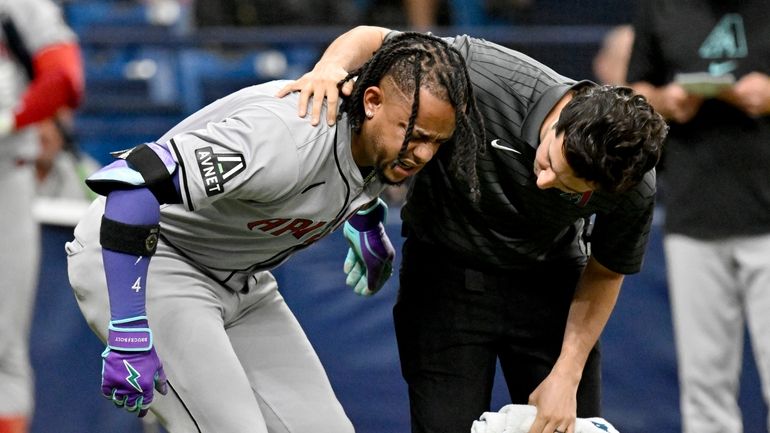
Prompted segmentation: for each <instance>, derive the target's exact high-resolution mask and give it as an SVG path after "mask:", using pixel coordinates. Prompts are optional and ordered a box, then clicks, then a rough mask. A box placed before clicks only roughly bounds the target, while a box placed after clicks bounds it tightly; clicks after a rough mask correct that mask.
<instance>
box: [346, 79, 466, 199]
mask: <svg viewBox="0 0 770 433" xmlns="http://www.w3.org/2000/svg"><path fill="white" fill-rule="evenodd" d="M369 90H371V92H372V93H371V94H368V98H367V96H365V98H366V99H365V107H366V111H367V112H368V113H369V114H371V117H369V116H367V120H366V121H365V122H364V125H363V127H362V138H363V143H362V144H363V146H362V148H363V150H364V153H365V155H364V157H363V159H364V163H363V164H359V165H364V166H373V167H374V168H375V170H377V172H378V175H379V177H380V179H382V180H383V181H384V182H386V183H390V184H399V183H402V182H403V181H405V180H406V179H407V178H408V177H409V176H413V175H415V174H416V173H417V172H418V171H420V170H421V169H422V168H423V167H424V166H425V164H427V163H428V162H429V161H430V160H431V159H432V158H433V157H434V156H435V155H436V152H438V149H439V147H441V145H442V144H443V143H445V142H447V141H448V140H449V139H450V138H451V137H452V134H454V130H455V110H454V108H453V107H452V105H451V104H450V103H449V102H447V101H442V100H440V99H438V98H437V97H435V96H434V95H432V94H431V93H430V92H429V91H428V90H426V89H425V88H423V89H421V90H420V106H419V109H418V111H417V118H416V119H415V122H414V128H413V130H412V133H411V135H410V138H409V143H408V145H407V149H406V152H404V154H402V155H401V156H400V157H399V153H400V152H401V146H402V145H403V143H404V137H405V136H406V130H407V127H408V126H409V116H410V115H411V114H412V98H411V97H406V95H404V94H403V93H402V92H401V91H400V89H398V88H397V87H396V86H395V85H394V84H393V83H392V82H390V80H389V79H388V78H386V79H384V80H383V83H382V86H380V87H371V88H370V89H369ZM369 90H367V92H369Z"/></svg>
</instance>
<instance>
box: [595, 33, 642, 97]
mask: <svg viewBox="0 0 770 433" xmlns="http://www.w3.org/2000/svg"><path fill="white" fill-rule="evenodd" d="M633 43H634V28H633V26H631V25H629V24H622V25H619V26H616V27H613V28H612V29H610V31H608V32H607V34H606V35H605V36H604V38H603V39H602V43H601V46H600V47H599V51H598V52H597V53H596V56H595V57H594V59H593V63H592V67H593V71H594V76H595V77H596V79H597V80H598V81H599V82H600V83H602V84H613V85H616V86H623V85H626V74H627V73H628V59H629V57H631V47H632V45H633Z"/></svg>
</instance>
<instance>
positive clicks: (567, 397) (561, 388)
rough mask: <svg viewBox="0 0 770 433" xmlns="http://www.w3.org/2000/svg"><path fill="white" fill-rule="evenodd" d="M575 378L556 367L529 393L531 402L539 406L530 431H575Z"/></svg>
mask: <svg viewBox="0 0 770 433" xmlns="http://www.w3.org/2000/svg"><path fill="white" fill-rule="evenodd" d="M579 382H580V379H577V380H573V379H571V378H570V377H567V376H566V375H563V374H561V373H560V372H559V370H557V368H554V369H553V370H552V371H551V373H550V374H549V375H548V377H546V378H545V380H543V381H542V382H541V383H540V385H538V386H537V388H535V390H534V391H532V394H530V395H529V404H530V405H532V406H536V407H537V416H536V417H535V421H534V422H533V423H532V427H530V429H529V433H554V432H556V431H560V432H564V433H574V431H575V420H576V417H577V397H576V396H577V387H578V383H579Z"/></svg>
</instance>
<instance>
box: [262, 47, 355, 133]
mask: <svg viewBox="0 0 770 433" xmlns="http://www.w3.org/2000/svg"><path fill="white" fill-rule="evenodd" d="M347 75H348V72H347V71H346V70H345V69H344V68H342V67H340V66H337V65H332V64H322V63H320V62H319V63H318V64H316V66H315V67H314V68H313V70H312V71H310V72H308V73H306V74H305V75H303V76H302V77H300V78H299V79H298V80H296V81H292V82H291V83H289V84H287V85H285V86H284V87H283V88H281V90H279V91H278V93H277V94H276V96H277V97H279V98H282V97H284V96H286V95H288V94H289V93H291V92H296V91H299V92H300V94H299V113H298V114H299V117H305V115H306V114H307V106H308V101H309V100H310V98H311V97H313V106H312V107H311V120H310V123H311V124H312V125H313V126H315V125H318V122H319V121H320V119H321V107H322V106H323V101H324V98H326V100H327V104H326V105H327V109H326V123H328V124H329V126H331V125H334V123H335V122H336V121H337V102H338V101H339V98H340V89H339V88H338V87H337V84H339V82H340V81H342V80H344V79H345V77H347ZM341 90H342V94H343V95H345V96H350V93H351V92H352V91H353V80H349V81H347V82H346V83H345V84H344V85H343V86H342V89H341Z"/></svg>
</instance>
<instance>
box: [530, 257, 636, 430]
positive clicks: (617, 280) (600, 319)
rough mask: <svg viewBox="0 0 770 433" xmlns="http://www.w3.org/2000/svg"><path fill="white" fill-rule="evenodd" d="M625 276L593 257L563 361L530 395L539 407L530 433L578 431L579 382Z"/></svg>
mask: <svg viewBox="0 0 770 433" xmlns="http://www.w3.org/2000/svg"><path fill="white" fill-rule="evenodd" d="M623 277H624V276H623V274H619V273H617V272H614V271H611V270H609V269H607V268H606V267H604V266H603V265H602V264H600V263H599V262H598V261H597V260H596V259H595V258H594V257H593V256H592V257H590V258H589V260H588V264H587V265H586V268H585V269H584V270H583V274H582V275H581V277H580V280H579V281H578V285H577V289H576V291H575V296H574V297H573V299H572V304H571V306H570V310H569V316H568V317H567V325H566V328H565V332H564V340H563V342H562V347H561V354H560V355H559V359H558V360H557V361H556V364H555V365H554V367H553V369H552V370H551V373H550V374H549V375H548V377H546V378H545V380H544V381H543V382H542V383H540V385H538V387H537V388H536V389H535V391H533V392H532V394H530V397H529V403H530V404H532V405H535V406H537V418H536V419H535V422H534V423H533V425H532V428H531V429H530V430H529V433H541V432H543V433H552V432H553V431H555V430H560V431H568V432H570V433H572V432H574V427H575V417H576V416H577V388H578V383H579V382H580V378H581V377H582V374H583V369H584V367H585V363H586V360H587V359H588V355H589V353H590V351H591V349H592V348H593V347H594V345H596V342H597V341H598V340H599V336H600V335H601V333H602V330H603V329H604V326H605V325H606V323H607V320H608V319H609V317H610V314H611V313H612V310H613V308H615V302H616V301H617V298H618V294H619V293H620V286H621V284H622V283H623Z"/></svg>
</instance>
